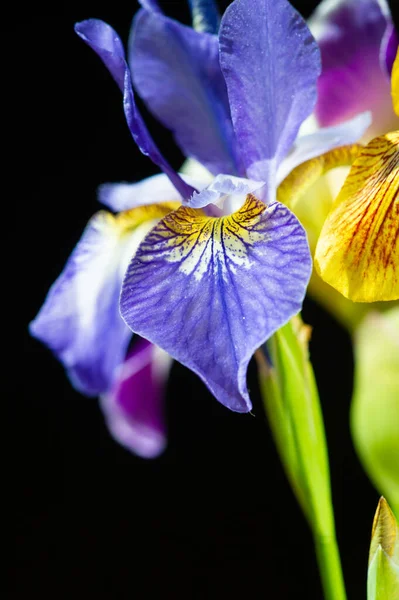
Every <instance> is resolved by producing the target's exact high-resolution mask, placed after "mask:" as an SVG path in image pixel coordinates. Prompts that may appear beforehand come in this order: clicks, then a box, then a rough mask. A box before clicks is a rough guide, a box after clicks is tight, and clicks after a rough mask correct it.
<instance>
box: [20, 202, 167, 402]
mask: <svg viewBox="0 0 399 600" xmlns="http://www.w3.org/2000/svg"><path fill="white" fill-rule="evenodd" d="M174 208H176V204H170V205H168V204H165V205H159V206H150V207H140V208H136V209H133V210H132V211H131V212H130V213H122V214H121V215H119V216H117V217H114V216H113V215H111V214H109V213H106V212H105V211H101V212H99V213H97V215H95V216H94V217H93V218H92V219H91V221H90V222H89V224H88V225H87V228H86V230H85V232H84V233H83V236H82V238H81V240H80V241H79V243H78V244H77V246H76V248H75V250H74V252H73V253H72V255H71V256H70V258H69V260H68V262H67V264H66V266H65V268H64V270H63V272H62V273H61V275H60V276H59V278H58V279H57V280H56V281H55V283H54V284H53V286H52V287H51V289H50V291H49V293H48V295H47V298H46V300H45V303H44V305H43V306H42V308H41V310H40V311H39V314H38V315H37V317H36V318H35V319H34V321H32V323H31V324H30V332H31V334H32V335H33V336H34V337H36V338H38V339H40V340H41V341H42V342H43V343H44V344H46V345H47V346H48V347H49V348H50V349H51V350H52V351H53V352H54V354H55V355H56V356H57V358H58V359H59V360H60V361H61V362H62V363H63V365H64V366H65V368H66V370H67V372H68V375H69V377H70V379H71V382H72V384H73V385H74V387H76V388H77V389H78V390H79V391H80V392H82V393H84V394H87V395H91V396H96V395H98V394H99V393H102V392H105V391H106V390H108V388H109V386H110V384H111V383H112V381H113V377H114V375H115V369H116V367H117V366H118V365H119V364H120V363H122V361H123V360H124V358H125V355H126V350H127V347H128V344H129V340H130V338H131V331H130V330H129V328H128V327H126V325H125V323H124V322H123V320H122V318H121V316H120V313H119V295H120V289H121V284H122V279H123V275H124V272H125V269H126V267H127V264H128V262H129V260H130V258H131V256H132V255H133V254H134V252H135V250H136V248H137V246H138V244H139V243H140V242H141V240H142V239H143V237H144V236H145V234H146V233H147V231H148V230H149V229H150V228H151V227H152V226H153V225H154V224H155V223H156V221H157V220H158V219H160V218H161V217H163V216H164V215H165V214H167V213H168V212H169V211H170V210H173V209H174Z"/></svg>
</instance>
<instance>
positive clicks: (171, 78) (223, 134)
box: [129, 11, 239, 174]
mask: <svg viewBox="0 0 399 600" xmlns="http://www.w3.org/2000/svg"><path fill="white" fill-rule="evenodd" d="M129 64H130V68H131V71H132V77H133V82H134V85H135V88H136V89H137V91H138V93H139V94H140V96H141V97H142V98H143V100H144V101H145V102H146V104H147V105H148V107H149V109H150V110H151V111H152V112H153V113H154V115H155V116H156V117H157V118H158V119H159V120H160V121H161V122H162V123H163V124H164V125H165V126H166V127H168V128H169V129H171V130H172V131H173V133H174V135H175V138H176V142H177V144H178V145H179V146H180V147H181V149H182V151H183V152H184V154H186V155H187V156H190V157H193V158H195V159H196V160H198V161H199V162H200V163H202V164H203V165H205V167H206V168H207V169H209V170H210V171H211V172H212V173H214V174H217V173H237V172H238V170H239V167H238V165H237V159H236V148H235V140H234V132H233V126H232V123H231V117H230V109H229V103H228V99H227V90H226V84H225V82H224V79H223V75H222V72H221V70H220V65H219V47H218V41H217V37H216V36H213V35H209V34H207V33H199V32H197V31H194V30H193V29H191V28H190V27H186V26H184V25H181V24H180V23H178V22H176V21H173V20H172V19H168V18H167V17H164V16H162V15H159V14H154V13H149V12H147V11H140V12H139V14H138V15H137V17H136V19H135V23H134V27H133V29H132V36H131V39H130V43H129Z"/></svg>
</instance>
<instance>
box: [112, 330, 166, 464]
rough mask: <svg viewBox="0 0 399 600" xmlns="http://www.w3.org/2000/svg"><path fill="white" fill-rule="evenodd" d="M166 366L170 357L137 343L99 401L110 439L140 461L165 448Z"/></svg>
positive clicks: (153, 348) (148, 345)
mask: <svg viewBox="0 0 399 600" xmlns="http://www.w3.org/2000/svg"><path fill="white" fill-rule="evenodd" d="M170 366H171V359H170V357H168V356H167V355H166V354H165V353H164V352H162V350H160V349H159V348H156V347H155V346H153V344H150V342H147V340H143V339H141V340H139V341H138V342H136V344H135V346H134V349H133V350H132V351H131V352H130V353H129V355H128V357H127V358H126V360H125V362H124V363H123V364H122V365H120V367H119V368H118V370H117V375H116V378H115V381H114V383H113V385H112V387H111V389H110V390H109V392H108V393H107V394H105V395H103V396H102V397H101V399H100V400H101V407H102V409H103V411H104V415H105V418H106V421H107V425H108V428H109V430H110V432H111V434H112V435H113V437H114V438H115V439H116V441H117V442H119V443H120V444H122V445H123V446H125V447H126V448H128V449H129V450H131V451H132V452H134V453H135V454H138V455H139V456H142V457H143V458H156V457H157V456H159V455H160V454H161V453H162V452H163V451H164V449H165V447H166V442H167V437H166V420H165V406H164V401H165V397H164V396H165V393H164V392H165V389H164V387H165V384H166V380H167V377H168V374H169V369H170Z"/></svg>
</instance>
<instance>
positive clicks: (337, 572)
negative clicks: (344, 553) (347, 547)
mask: <svg viewBox="0 0 399 600" xmlns="http://www.w3.org/2000/svg"><path fill="white" fill-rule="evenodd" d="M314 545H315V549H316V556H317V563H318V565H319V573H320V578H321V583H322V586H323V591H324V598H325V600H346V593H345V584H344V580H343V577H342V569H341V560H340V557H339V551H338V544H337V540H336V539H335V538H334V537H325V536H318V535H317V534H316V535H315V536H314Z"/></svg>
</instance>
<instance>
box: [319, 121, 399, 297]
mask: <svg viewBox="0 0 399 600" xmlns="http://www.w3.org/2000/svg"><path fill="white" fill-rule="evenodd" d="M315 266H316V269H317V271H318V273H319V274H320V276H321V277H322V279H323V280H324V281H326V282H327V283H329V284H330V285H332V286H333V287H334V288H335V289H337V290H338V291H339V292H341V294H343V295H344V296H345V297H346V298H349V299H351V300H353V301H355V302H375V301H380V300H396V299H398V298H399V131H396V132H392V133H389V134H386V135H385V136H381V137H378V138H375V139H373V140H372V141H371V142H370V143H369V144H368V145H367V146H366V147H365V148H364V149H363V150H362V151H361V152H360V154H359V156H358V158H357V159H356V160H355V161H354V163H353V165H352V168H351V170H350V173H349V175H348V177H347V179H346V181H345V184H344V186H343V188H342V189H341V191H340V193H339V195H338V197H337V198H336V200H335V202H334V204H333V206H332V209H331V212H330V214H329V216H328V217H327V219H326V221H325V223H324V226H323V229H322V231H321V234H320V237H319V241H318V243H317V247H316V252H315Z"/></svg>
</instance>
